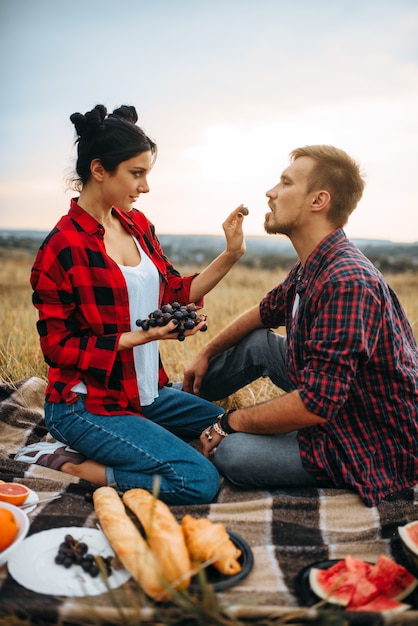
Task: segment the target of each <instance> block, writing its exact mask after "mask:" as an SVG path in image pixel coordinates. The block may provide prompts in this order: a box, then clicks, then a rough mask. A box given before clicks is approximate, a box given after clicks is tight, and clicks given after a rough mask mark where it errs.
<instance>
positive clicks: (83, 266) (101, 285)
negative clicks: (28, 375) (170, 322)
mask: <svg viewBox="0 0 418 626" xmlns="http://www.w3.org/2000/svg"><path fill="white" fill-rule="evenodd" d="M113 213H114V215H115V216H116V217H117V218H118V219H119V220H120V222H121V224H122V225H123V227H124V228H125V229H126V230H127V231H128V232H130V233H131V234H132V235H133V236H134V237H135V238H136V239H137V240H138V241H139V243H140V245H141V247H142V249H143V250H144V251H145V253H146V254H147V255H148V256H149V257H150V259H152V261H153V263H154V264H155V266H156V267H157V269H158V271H159V273H160V278H161V282H160V303H168V302H174V301H177V302H180V303H181V304H186V303H188V302H189V294H190V285H191V282H192V280H193V277H194V276H188V277H184V278H182V277H181V276H180V274H179V273H178V272H177V271H176V270H175V269H174V268H173V267H172V265H171V264H170V263H169V261H168V259H167V257H166V256H165V255H164V253H163V251H162V249H161V247H160V244H159V242H158V239H157V237H156V235H155V230H154V227H153V225H152V224H151V223H150V222H149V221H148V219H147V218H146V217H145V216H144V214H143V213H140V212H139V211H137V210H135V209H133V210H132V211H130V212H129V213H125V212H124V211H120V210H118V209H115V208H114V209H113ZM103 235H104V228H103V226H102V225H101V224H99V223H98V222H97V221H96V220H95V219H94V218H93V217H91V215H89V214H88V213H87V212H86V211H84V210H83V209H82V208H81V207H79V206H78V204H77V202H76V201H75V200H72V201H71V206H70V210H69V212H68V214H67V215H65V216H63V217H62V218H61V219H60V221H59V222H58V224H57V225H56V226H55V228H54V229H53V230H52V231H51V233H50V234H49V235H48V237H47V238H46V239H45V241H44V242H43V244H42V246H41V248H40V249H39V252H38V254H37V257H36V259H35V263H34V266H33V268H32V275H31V285H32V288H33V290H34V293H33V303H34V305H35V307H36V308H37V309H38V311H39V321H38V323H37V328H38V332H39V335H40V343H41V348H42V351H43V354H44V357H45V361H46V362H47V364H48V365H49V372H48V387H47V392H46V399H47V400H48V401H50V402H71V401H72V400H73V399H75V396H74V394H73V392H72V391H71V388H72V387H73V386H74V385H75V384H76V383H77V382H79V381H83V382H84V383H85V384H86V386H87V389H88V396H87V400H86V407H87V409H88V410H89V411H90V412H92V413H96V414H99V415H100V414H101V415H122V414H125V413H140V412H141V403H140V397H139V391H138V385H137V379H136V372H135V367H134V359H133V350H122V351H120V352H118V351H117V346H118V342H119V337H120V335H121V333H124V332H127V331H130V330H131V326H130V316H129V302H128V292H127V288H126V283H125V280H124V278H123V275H122V272H121V270H120V269H119V267H118V265H117V263H115V261H113V260H112V259H111V258H110V257H109V256H108V255H107V254H106V250H105V246H104V242H103ZM196 304H197V305H198V306H201V305H202V302H198V303H196ZM166 382H167V375H166V372H165V370H164V368H163V365H162V363H161V361H160V370H159V384H160V386H163V385H164V384H165V383H166Z"/></svg>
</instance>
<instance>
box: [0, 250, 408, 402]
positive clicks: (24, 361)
mask: <svg viewBox="0 0 418 626" xmlns="http://www.w3.org/2000/svg"><path fill="white" fill-rule="evenodd" d="M31 264H32V258H31V257H29V256H27V255H26V256H25V255H23V256H19V255H17V256H16V257H13V258H11V257H8V256H4V255H3V256H2V258H1V259H0V302H1V326H0V377H1V378H2V379H3V380H7V381H16V380H20V379H22V378H26V377H29V376H39V377H41V378H46V374H47V369H46V365H45V364H44V361H43V357H42V354H41V351H40V348H39V341H38V334H37V332H36V328H35V324H36V320H37V312H36V310H35V309H34V307H33V306H32V303H31V293H32V292H31V288H30V285H29V275H30V268H31ZM181 269H182V271H183V273H184V274H186V273H191V272H193V271H196V269H197V268H192V267H188V268H187V267H185V268H181ZM285 274H286V271H285V270H283V269H281V270H278V271H277V272H273V271H270V270H249V269H246V268H244V267H243V266H240V265H239V264H238V266H236V267H235V268H233V270H232V271H231V272H230V273H229V275H228V276H227V277H226V278H225V279H224V281H223V282H222V283H220V284H219V285H218V286H217V287H216V288H215V289H214V290H213V291H212V292H211V293H210V294H208V296H206V300H205V307H204V312H205V313H206V314H207V315H208V331H207V332H206V333H198V334H197V335H195V336H194V337H191V338H190V339H186V341H184V342H179V341H164V342H161V344H160V347H161V353H162V357H163V360H164V364H165V366H166V369H167V372H168V374H169V376H170V378H171V379H172V380H181V378H182V375H183V370H184V367H185V365H187V364H188V363H189V362H190V361H191V359H192V358H193V356H194V355H195V354H196V352H197V351H198V350H199V348H200V347H201V346H202V345H204V344H205V343H206V342H207V341H208V339H209V338H210V337H211V336H213V334H215V333H216V332H217V330H219V329H220V328H222V327H224V326H225V325H226V324H227V323H228V322H230V321H231V320H233V319H234V318H235V317H236V316H237V315H239V313H240V312H241V311H243V310H245V309H247V308H248V307H250V306H252V305H254V304H256V303H258V302H259V300H260V299H261V297H262V296H264V294H265V293H266V292H267V291H268V290H270V289H271V288H272V287H273V286H274V285H275V284H277V283H278V282H279V281H280V280H281V279H283V277H284V276H285ZM386 278H387V280H388V281H389V284H390V285H391V286H392V287H393V289H394V290H395V291H396V293H397V294H398V296H399V298H400V300H401V302H402V304H403V306H404V308H405V310H406V312H407V315H408V318H409V320H410V322H411V324H412V327H413V330H414V333H415V336H416V337H418V273H412V274H411V273H408V274H392V275H388V276H386ZM276 393H277V390H276V389H273V388H272V385H270V383H269V382H268V381H264V380H260V381H257V382H256V383H254V384H253V385H251V386H250V387H248V388H246V389H244V390H243V391H242V392H240V393H239V394H237V396H236V397H234V398H232V399H230V403H232V404H233V405H235V406H240V405H242V404H244V405H248V404H252V403H255V402H260V401H263V400H266V399H268V398H269V397H271V396H272V395H274V394H276Z"/></svg>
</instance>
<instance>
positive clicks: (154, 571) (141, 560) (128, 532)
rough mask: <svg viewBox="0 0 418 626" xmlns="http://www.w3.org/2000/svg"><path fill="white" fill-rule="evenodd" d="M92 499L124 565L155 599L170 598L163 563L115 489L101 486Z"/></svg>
mask: <svg viewBox="0 0 418 626" xmlns="http://www.w3.org/2000/svg"><path fill="white" fill-rule="evenodd" d="M93 503H94V509H95V511H96V514H97V517H98V519H99V522H100V526H101V527H102V529H103V532H104V534H105V535H106V537H107V539H108V541H109V543H110V545H111V547H112V548H113V550H114V551H115V554H116V556H117V557H118V559H119V561H120V562H121V563H122V565H123V567H124V568H125V569H126V570H128V572H129V573H130V574H131V575H132V576H133V578H134V579H135V580H136V582H137V583H138V584H139V585H140V586H141V587H142V589H143V590H144V592H145V593H146V594H147V595H148V596H150V597H151V598H152V599H153V600H156V601H159V602H163V601H166V600H169V599H170V598H171V593H170V592H169V591H168V590H167V588H166V587H165V586H164V585H163V583H162V575H161V569H160V566H159V564H158V562H157V560H156V558H155V556H154V554H153V553H152V551H151V550H150V548H149V547H148V545H147V543H146V541H145V539H144V538H143V537H142V535H141V533H140V532H139V530H138V529H137V527H136V526H135V524H134V522H133V521H132V520H131V519H130V517H129V516H128V515H127V514H126V510H125V507H124V505H123V502H122V500H121V498H120V497H119V495H118V493H117V492H116V491H115V489H113V488H112V487H99V488H98V489H96V490H95V491H94V493H93Z"/></svg>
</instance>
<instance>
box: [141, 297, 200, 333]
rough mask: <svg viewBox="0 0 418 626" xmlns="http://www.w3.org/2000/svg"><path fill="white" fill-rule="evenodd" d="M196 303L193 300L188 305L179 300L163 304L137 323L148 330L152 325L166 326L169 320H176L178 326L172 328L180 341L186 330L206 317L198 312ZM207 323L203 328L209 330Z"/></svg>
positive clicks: (153, 326)
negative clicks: (180, 302)
mask: <svg viewBox="0 0 418 626" xmlns="http://www.w3.org/2000/svg"><path fill="white" fill-rule="evenodd" d="M196 309H197V307H196V305H195V304H194V303H193V302H191V303H190V304H187V305H184V304H182V305H180V304H179V303H178V302H173V303H172V304H163V305H162V306H161V309H155V311H152V313H150V314H149V316H148V317H147V318H146V319H144V320H136V322H135V323H136V325H137V326H138V327H140V328H142V330H148V329H149V328H150V327H151V328H155V327H156V326H166V325H167V324H168V323H169V322H174V323H175V324H176V325H177V328H175V329H174V330H172V331H171V332H172V333H177V338H178V340H179V341H184V340H185V334H184V332H185V331H186V330H192V329H193V328H194V327H195V326H197V324H199V323H200V322H202V321H203V320H205V319H206V316H204V315H198V314H197V313H196ZM207 328H208V327H207V325H206V324H205V325H204V326H202V328H201V330H202V331H205V330H207Z"/></svg>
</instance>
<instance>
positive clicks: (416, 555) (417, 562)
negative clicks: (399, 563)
mask: <svg viewBox="0 0 418 626" xmlns="http://www.w3.org/2000/svg"><path fill="white" fill-rule="evenodd" d="M398 533H399V537H400V538H401V544H402V550H403V552H404V555H405V558H406V560H407V567H408V569H409V571H410V572H411V574H414V576H416V577H418V520H416V521H414V522H409V524H405V526H398Z"/></svg>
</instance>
